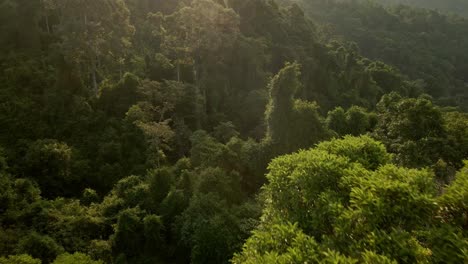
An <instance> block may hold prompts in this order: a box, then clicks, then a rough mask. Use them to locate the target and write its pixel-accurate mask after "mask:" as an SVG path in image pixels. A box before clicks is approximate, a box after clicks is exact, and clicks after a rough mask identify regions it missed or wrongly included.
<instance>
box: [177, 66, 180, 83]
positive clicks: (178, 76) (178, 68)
mask: <svg viewBox="0 0 468 264" xmlns="http://www.w3.org/2000/svg"><path fill="white" fill-rule="evenodd" d="M177 81H178V82H180V62H177Z"/></svg>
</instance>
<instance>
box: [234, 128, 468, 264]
mask: <svg viewBox="0 0 468 264" xmlns="http://www.w3.org/2000/svg"><path fill="white" fill-rule="evenodd" d="M388 161H389V155H388V154H387V152H386V151H385V148H383V146H382V145H381V144H380V143H378V142H376V141H374V140H372V139H370V138H369V137H367V136H364V137H361V138H354V137H349V136H348V137H345V138H344V139H339V140H332V141H330V142H323V143H321V144H319V145H318V146H317V148H316V149H311V150H308V151H300V152H298V153H295V154H292V155H286V156H282V157H279V158H276V159H275V160H273V161H272V163H271V164H270V165H269V170H270V172H269V174H268V175H267V177H268V180H269V183H268V184H267V185H266V186H265V188H264V193H263V195H264V204H265V210H264V212H263V216H262V218H261V219H262V223H261V225H260V226H259V227H258V228H257V230H256V231H254V233H253V235H252V236H251V237H250V238H249V239H248V240H247V242H246V243H245V245H244V248H243V251H242V252H241V253H239V254H236V255H235V257H234V259H233V262H234V263H258V262H264V261H270V262H274V263H291V262H293V263H297V262H299V263H302V262H304V261H307V262H310V263H319V262H320V263H322V262H323V261H325V262H328V261H330V262H331V263H341V262H343V263H358V262H359V263H361V262H362V263H416V262H418V263H419V262H422V263H432V262H433V261H436V260H441V259H443V258H444V256H446V257H447V258H446V259H445V260H444V261H447V260H450V261H451V262H453V263H457V262H460V261H461V262H463V259H464V258H465V257H466V254H465V252H466V234H465V233H464V232H462V231H460V230H462V229H463V228H466V227H464V224H465V222H466V221H465V220H466V219H463V217H462V218H459V216H460V215H465V214H464V213H463V212H462V211H463V210H464V209H463V206H461V205H460V204H459V201H461V200H463V198H465V197H463V192H461V190H462V189H463V188H464V187H463V184H461V185H460V182H462V181H463V176H462V175H463V173H464V171H462V172H460V173H459V175H457V176H458V178H457V180H455V182H454V183H453V185H452V187H448V189H447V191H446V193H445V194H443V195H442V196H440V197H437V191H436V183H435V181H434V175H433V174H432V173H431V172H430V171H429V170H426V169H425V170H417V169H407V168H401V167H397V166H396V165H393V164H386V163H387V162H388ZM361 162H362V164H361ZM458 179H461V180H458ZM457 181H458V182H457ZM465 189H466V188H465ZM463 190H464V189H463ZM465 200H466V199H465ZM442 201H444V202H445V205H444V202H442ZM448 204H450V205H451V206H447V205H448ZM305 208H306V209H305ZM449 208H450V209H449ZM455 216H457V217H455ZM290 223H295V224H294V225H291V224H290ZM436 234H438V235H436ZM436 237H440V238H441V239H442V240H441V241H437V239H436ZM299 241H308V242H307V243H306V244H305V245H304V244H303V243H304V242H301V243H299ZM442 244H444V245H446V249H441V246H442ZM448 252H451V253H448ZM446 254H447V255H446ZM449 255H450V257H448V256H449ZM436 262H437V261H436Z"/></svg>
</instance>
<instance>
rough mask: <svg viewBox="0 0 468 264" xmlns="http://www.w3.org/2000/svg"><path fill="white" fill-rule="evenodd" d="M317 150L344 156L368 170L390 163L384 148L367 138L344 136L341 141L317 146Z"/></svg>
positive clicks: (327, 142)
mask: <svg viewBox="0 0 468 264" xmlns="http://www.w3.org/2000/svg"><path fill="white" fill-rule="evenodd" d="M317 149H319V150H324V151H327V152H328V153H331V154H335V155H340V156H345V157H347V158H349V159H350V160H351V161H353V162H358V163H360V164H361V165H363V166H364V167H365V168H366V169H368V170H375V169H377V168H378V167H379V166H382V165H385V164H387V163H388V162H389V161H390V154H388V153H387V150H386V149H385V147H384V146H383V145H382V144H381V143H380V142H377V141H375V140H374V139H372V138H370V137H369V136H361V137H352V136H345V137H344V138H343V139H334V140H331V141H325V142H322V143H320V144H318V145H317Z"/></svg>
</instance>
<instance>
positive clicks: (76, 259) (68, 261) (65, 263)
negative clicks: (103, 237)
mask: <svg viewBox="0 0 468 264" xmlns="http://www.w3.org/2000/svg"><path fill="white" fill-rule="evenodd" d="M75 263H76V264H103V263H104V262H102V261H100V260H93V259H92V258H91V257H89V256H88V255H86V254H83V253H79V252H75V253H73V254H70V253H65V254H62V255H59V256H58V257H57V258H56V259H55V260H54V262H52V264H75Z"/></svg>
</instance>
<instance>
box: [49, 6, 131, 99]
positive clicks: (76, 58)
mask: <svg viewBox="0 0 468 264" xmlns="http://www.w3.org/2000/svg"><path fill="white" fill-rule="evenodd" d="M48 2H50V1H48ZM49 6H50V4H49ZM53 6H55V7H56V13H57V15H58V17H59V22H58V23H59V24H58V25H57V33H58V35H59V37H60V39H61V43H60V48H61V51H62V52H63V55H64V57H65V60H66V62H67V63H69V64H77V65H79V66H78V67H79V69H78V70H79V71H80V72H81V75H82V76H87V75H88V76H89V80H87V82H88V83H89V84H90V85H91V87H92V89H93V92H94V94H97V89H98V78H99V76H98V74H99V71H100V70H102V68H101V66H102V65H103V63H102V62H103V61H105V60H109V61H110V62H113V64H115V65H117V64H118V63H117V62H119V61H122V60H123V59H125V51H126V50H127V49H128V48H129V47H130V46H131V42H130V37H131V36H132V34H133V32H134V28H133V26H131V25H130V13H129V11H128V9H127V7H126V5H125V2H124V1H122V0H92V1H91V0H64V1H56V2H55V4H54V5H53Z"/></svg>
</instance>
